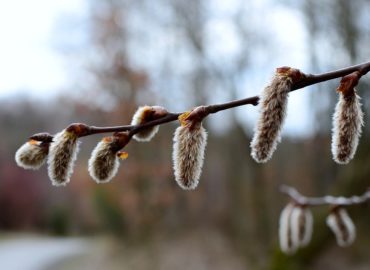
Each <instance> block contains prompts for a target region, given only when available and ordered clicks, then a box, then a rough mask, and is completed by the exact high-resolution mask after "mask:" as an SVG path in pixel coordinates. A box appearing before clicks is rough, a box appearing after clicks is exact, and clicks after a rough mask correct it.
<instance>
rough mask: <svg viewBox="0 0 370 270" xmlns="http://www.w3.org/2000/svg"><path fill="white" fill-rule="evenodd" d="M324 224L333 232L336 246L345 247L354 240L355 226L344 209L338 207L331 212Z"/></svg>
mask: <svg viewBox="0 0 370 270" xmlns="http://www.w3.org/2000/svg"><path fill="white" fill-rule="evenodd" d="M326 224H327V225H328V226H329V228H330V229H331V230H332V232H333V233H334V235H335V238H336V240H337V244H338V246H340V247H347V246H349V245H351V244H352V243H353V241H354V240H355V238H356V227H355V225H354V224H353V221H352V219H351V218H350V216H349V215H348V213H347V211H346V210H345V209H343V208H339V209H335V210H334V211H333V212H331V213H330V214H329V215H328V217H327V219H326Z"/></svg>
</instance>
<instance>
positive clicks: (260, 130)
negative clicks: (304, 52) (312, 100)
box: [251, 67, 304, 163]
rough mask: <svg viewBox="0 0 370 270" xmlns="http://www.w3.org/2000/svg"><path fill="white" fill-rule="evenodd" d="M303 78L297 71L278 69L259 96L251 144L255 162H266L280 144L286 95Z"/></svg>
mask: <svg viewBox="0 0 370 270" xmlns="http://www.w3.org/2000/svg"><path fill="white" fill-rule="evenodd" d="M302 76H304V75H303V74H302V73H301V72H300V71H299V70H297V69H292V68H288V67H284V68H278V69H277V71H276V74H275V76H274V77H273V79H272V81H271V83H270V84H269V85H268V86H267V87H266V88H265V89H264V90H263V92H262V94H261V96H260V102H259V104H260V105H259V106H260V116H259V119H258V121H257V125H256V127H255V131H254V136H253V139H252V142H251V148H252V152H251V155H252V157H253V159H254V160H256V161H257V162H260V163H263V162H267V161H268V160H269V159H270V158H271V157H272V154H273V153H274V151H275V149H276V146H277V144H278V142H280V133H281V128H282V125H283V123H284V120H285V116H286V108H287V103H288V94H289V92H290V91H291V89H292V85H293V83H294V82H295V81H297V80H299V79H300V78H302Z"/></svg>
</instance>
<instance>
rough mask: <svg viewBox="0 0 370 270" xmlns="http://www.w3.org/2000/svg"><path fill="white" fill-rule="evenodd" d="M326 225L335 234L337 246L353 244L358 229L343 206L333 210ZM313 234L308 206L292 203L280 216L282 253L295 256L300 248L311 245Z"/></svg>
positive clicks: (311, 218)
mask: <svg viewBox="0 0 370 270" xmlns="http://www.w3.org/2000/svg"><path fill="white" fill-rule="evenodd" d="M326 224H327V225H328V227H329V228H330V230H331V231H332V232H333V233H334V235H335V237H336V240H337V244H338V245H339V246H340V247H346V246H349V245H351V244H352V243H353V241H354V240H355V237H356V228H355V225H354V224H353V222H352V220H351V218H350V217H349V215H348V213H347V211H346V210H345V209H344V208H343V207H341V206H335V207H333V208H332V210H331V212H330V213H329V215H328V217H327V218H326ZM312 232H313V217H312V213H311V211H310V209H309V208H308V206H305V205H299V204H297V203H296V202H291V203H289V204H287V206H285V208H284V209H283V210H282V212H281V214H280V221H279V242H280V249H281V251H282V252H284V253H285V254H288V255H292V254H294V253H295V252H296V251H297V250H298V249H299V248H301V247H305V246H307V245H308V244H309V242H310V241H311V238H312Z"/></svg>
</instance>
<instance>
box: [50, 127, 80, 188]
mask: <svg viewBox="0 0 370 270" xmlns="http://www.w3.org/2000/svg"><path fill="white" fill-rule="evenodd" d="M78 150H79V142H78V135H77V134H76V133H75V132H73V131H68V130H67V129H65V130H63V131H62V132H59V133H57V134H56V135H55V136H54V139H53V142H52V143H51V144H50V149H49V157H48V174H49V177H50V179H51V182H52V184H53V185H54V186H64V185H66V184H67V183H68V182H69V181H70V177H71V175H72V172H73V166H74V163H75V160H76V157H77V153H78Z"/></svg>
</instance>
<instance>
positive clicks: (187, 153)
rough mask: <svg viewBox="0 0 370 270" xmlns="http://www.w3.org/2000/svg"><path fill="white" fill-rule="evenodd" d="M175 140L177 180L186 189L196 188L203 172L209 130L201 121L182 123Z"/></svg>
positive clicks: (176, 132)
mask: <svg viewBox="0 0 370 270" xmlns="http://www.w3.org/2000/svg"><path fill="white" fill-rule="evenodd" d="M173 142H174V145H173V154H172V158H173V168H174V171H175V179H176V182H177V183H178V185H179V186H180V187H181V188H183V189H185V190H192V189H195V188H196V187H197V186H198V183H199V178H200V175H201V172H202V167H203V160H204V152H205V148H206V144H207V132H206V130H205V129H204V128H203V126H202V123H201V122H198V123H195V124H194V123H193V124H188V125H181V126H180V127H178V128H177V129H176V131H175V134H174V138H173Z"/></svg>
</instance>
